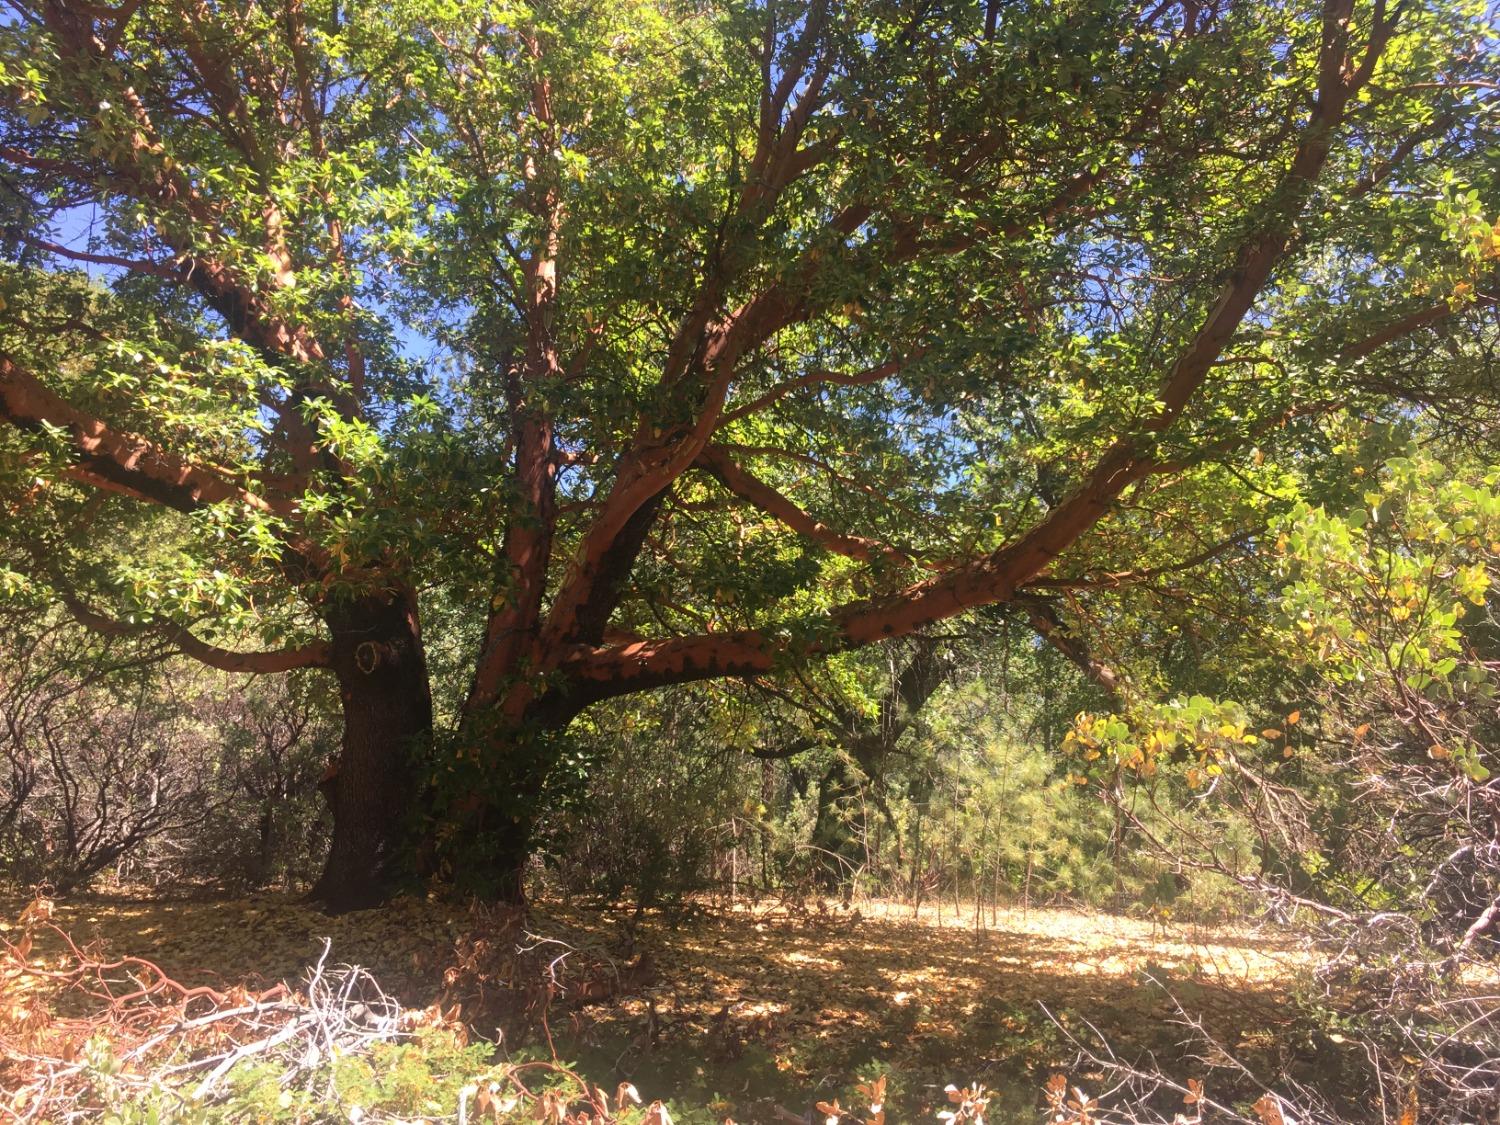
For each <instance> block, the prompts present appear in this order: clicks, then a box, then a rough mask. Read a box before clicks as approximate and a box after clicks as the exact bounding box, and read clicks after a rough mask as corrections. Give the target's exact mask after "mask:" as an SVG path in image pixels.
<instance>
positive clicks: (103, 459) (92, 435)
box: [0, 353, 291, 515]
mask: <svg viewBox="0 0 1500 1125" xmlns="http://www.w3.org/2000/svg"><path fill="white" fill-rule="evenodd" d="M0 417H3V418H4V419H5V420H6V421H8V422H10V423H11V424H12V425H14V426H16V427H18V428H20V429H24V430H36V429H41V428H42V427H43V426H44V425H50V426H56V427H58V428H60V429H62V430H65V431H66V432H67V433H68V435H69V440H70V442H71V444H72V445H73V447H74V448H75V449H76V450H77V453H78V456H79V468H80V469H82V470H83V472H84V473H86V474H87V475H88V476H89V477H93V478H97V479H99V480H100V481H102V482H105V483H106V485H107V486H113V487H118V488H119V489H122V490H125V491H128V492H129V493H130V494H132V495H135V496H139V497H141V498H143V499H147V500H151V501H154V502H156V503H158V504H162V505H165V506H166V507H169V508H175V509H176V510H178V511H182V512H191V511H194V510H196V509H198V508H201V507H204V506H205V505H209V504H223V503H234V504H242V505H244V506H246V507H249V508H255V509H258V510H260V511H264V512H271V513H275V514H280V515H285V514H289V513H290V511H291V504H290V502H289V501H287V500H286V499H285V498H281V497H277V498H272V499H267V498H265V497H263V496H259V495H257V494H256V493H253V492H251V491H249V490H248V489H246V488H243V487H241V486H239V485H237V484H235V483H233V481H232V480H230V479H228V477H227V475H226V474H225V473H224V471H223V470H221V469H218V468H217V467H215V466H211V465H207V464H204V463H202V462H198V461H192V460H189V459H187V458H184V457H178V456H175V455H173V454H171V453H168V452H167V451H165V450H163V449H161V448H160V447H159V446H157V445H155V444H154V443H152V442H150V441H148V440H147V439H145V438H143V437H137V436H136V435H134V434H128V433H122V432H120V431H117V430H114V429H112V428H111V427H110V426H109V425H108V424H107V423H105V422H103V421H101V420H100V419H98V418H95V417H93V416H92V415H90V414H87V413H85V412H84V411H82V410H79V409H77V408H76V407H74V406H72V405H70V404H69V403H68V402H66V401H64V400H63V399H62V398H61V396H59V395H57V394H55V393H54V392H52V391H50V390H48V389H47V388H46V387H45V386H43V385H42V383H41V382H39V381H38V380H37V379H36V378H35V377H34V376H33V375H31V374H30V373H29V372H27V371H25V370H24V369H22V368H21V367H19V366H18V365H17V364H16V363H15V361H14V360H12V359H11V358H10V357H9V356H8V355H5V354H4V353H0Z"/></svg>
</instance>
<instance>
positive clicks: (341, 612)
mask: <svg viewBox="0 0 1500 1125" xmlns="http://www.w3.org/2000/svg"><path fill="white" fill-rule="evenodd" d="M327 621H328V625H329V628H330V630H331V632H332V635H333V670H334V673H335V674H336V675H337V676H338V681H339V697H340V699H341V700H342V702H343V709H344V742H343V752H342V754H341V755H340V756H339V761H338V765H337V767H336V769H335V771H334V772H333V774H332V776H331V777H329V778H327V779H326V780H325V783H324V785H323V791H324V795H325V796H326V798H327V800H328V803H329V807H330V808H331V809H332V811H333V843H332V846H331V847H330V849H329V853H328V863H327V865H326V866H325V868H324V869H323V874H322V876H321V877H320V878H319V879H318V882H317V884H316V885H315V886H314V887H313V891H312V897H313V898H315V899H317V900H319V901H321V902H323V903H325V904H326V905H327V906H328V907H329V908H330V909H333V910H337V911H342V910H359V909H362V908H364V907H369V906H375V905H378V904H379V903H381V902H384V901H385V900H386V899H388V898H389V897H390V896H391V894H392V893H393V892H394V891H395V889H396V888H397V886H398V885H399V883H400V881H401V879H402V878H403V877H404V876H406V875H407V874H408V873H409V871H410V864H409V862H408V861H409V858H410V855H411V840H412V835H411V832H412V827H413V826H412V824H411V813H412V807H413V801H414V798H415V797H416V795H417V793H418V792H419V787H420V784H421V776H420V770H419V767H418V754H419V753H420V752H421V749H422V747H423V746H424V745H426V743H427V742H428V740H429V739H430V737H431V735H432V695H431V689H430V686H429V684H428V680H427V660H426V657H425V655H424V653H423V650H422V635H421V627H420V624H419V620H418V617H417V607H416V598H415V595H414V594H413V593H412V592H411V591H409V590H401V591H398V592H397V593H396V594H394V595H391V596H386V597H380V596H374V597H365V598H360V599H357V600H355V601H352V602H347V603H343V604H340V605H337V606H335V607H334V608H333V609H332V610H331V611H330V612H329V614H328V617H327Z"/></svg>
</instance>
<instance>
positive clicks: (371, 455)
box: [0, 0, 1500, 907]
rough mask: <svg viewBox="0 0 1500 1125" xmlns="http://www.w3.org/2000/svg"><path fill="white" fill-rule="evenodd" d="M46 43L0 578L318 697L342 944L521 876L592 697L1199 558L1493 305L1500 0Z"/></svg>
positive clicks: (48, 30)
mask: <svg viewBox="0 0 1500 1125" xmlns="http://www.w3.org/2000/svg"><path fill="white" fill-rule="evenodd" d="M9 7H10V10H11V15H10V17H9V19H8V20H7V22H6V26H5V27H4V28H3V29H0V36H3V43H4V48H3V51H4V53H3V61H0V67H3V70H0V88H3V90H4V95H3V97H4V101H3V117H0V120H3V129H4V135H3V143H0V161H3V165H4V167H3V172H0V200H3V203H0V206H3V208H4V210H5V212H6V226H5V228H4V233H5V240H6V258H7V262H8V264H7V265H6V267H5V272H4V275H3V286H4V288H3V297H4V301H5V305H4V312H3V320H0V418H3V419H4V420H5V421H6V422H7V423H9V425H8V426H7V427H6V428H5V431H4V436H3V438H0V441H3V445H0V450H3V462H0V464H3V474H4V476H3V481H0V488H3V496H4V505H5V506H4V508H3V511H4V513H5V521H6V529H5V531H6V534H5V537H4V539H5V547H4V550H5V551H6V552H7V566H8V568H9V569H8V572H7V579H6V581H7V584H8V586H9V588H10V589H11V591H12V595H13V596H15V597H25V598H33V599H35V600H36V601H37V603H38V604H39V605H41V604H49V603H50V604H54V605H62V606H66V607H67V608H68V609H69V610H71V611H72V612H73V614H74V615H75V616H76V617H78V618H79V619H80V620H81V621H83V622H84V623H85V624H87V625H90V626H92V627H94V628H98V629H103V630H107V631H115V632H119V631H149V632H152V633H154V634H157V635H160V636H165V637H168V638H170V639H171V640H172V641H173V642H174V643H175V644H176V645H177V646H178V647H180V648H181V649H182V651H184V652H186V653H188V654H189V655H192V656H196V657H198V658H199V659H202V660H205V661H208V662H209V663H212V664H214V665H216V666H218V667H225V668H233V669H238V670H241V671H244V672H247V673H269V672H276V671H280V670H285V669H290V668H299V667H323V668H327V669H329V670H330V671H331V673H332V674H333V675H335V676H337V678H338V683H339V687H340V690H341V695H342V699H343V702H344V719H345V726H346V729H345V735H344V744H343V751H342V756H341V759H340V761H339V763H338V767H337V772H336V776H333V777H331V778H330V779H329V781H328V791H329V793H330V799H331V801H332V805H333V808H334V811H335V814H336V830H335V840H334V844H333V849H332V854H331V856H330V858H329V863H328V868H327V871H326V873H325V875H324V877H323V880H322V882H321V884H320V885H319V888H318V893H319V894H321V895H322V896H323V897H324V898H326V899H327V900H328V901H329V902H330V903H332V904H334V905H335V906H341V907H348V906H354V905H359V904H363V903H368V902H373V901H377V900H379V899H380V898H381V897H382V896H384V895H385V894H387V893H389V891H390V889H391V887H392V886H393V885H394V883H395V881H396V880H397V878H398V876H399V874H400V873H401V872H402V871H404V870H409V869H410V867H411V864H412V861H413V860H414V859H416V860H418V861H420V862H425V863H428V864H444V863H446V864H450V865H458V866H457V868H456V873H457V874H460V875H464V876H466V877H468V878H469V879H470V880H471V881H474V882H481V881H483V882H488V884H489V886H490V888H491V889H493V890H497V891H499V892H501V893H511V894H514V893H517V892H518V889H519V888H518V884H517V872H518V871H519V869H520V866H521V864H522V862H523V861H524V859H525V857H526V855H527V853H528V848H529V841H530V839H531V837H532V830H533V827H534V823H535V818H536V817H537V816H538V815H539V813H540V811H541V806H542V804H543V795H544V794H545V793H546V792H547V790H548V787H549V785H550V784H551V782H552V781H553V780H554V779H555V777H556V776H557V774H558V772H559V770H560V769H562V768H563V766H564V765H566V759H567V755H568V750H567V748H566V742H565V741H564V740H563V739H561V738H560V737H558V732H561V731H563V730H565V728H566V727H567V726H568V724H569V723H570V722H571V721H572V720H573V719H574V718H575V717H576V716H577V715H578V714H579V713H580V712H581V711H582V710H583V709H585V708H587V707H588V706H589V705H590V704H592V703H594V702H596V701H600V700H603V699H607V698H610V697H615V696H619V695H622V694H625V693H630V692H638V691H644V690H649V689H653V688H658V687H661V686H663V685H670V684H676V683H683V682H687V681H694V680H703V679H707V678H714V677H768V676H775V675H777V674H778V673H781V672H784V671H787V670H789V669H794V668H795V667H796V666H797V665H798V664H800V663H802V662H805V661H809V660H813V659H820V658H826V657H830V656H835V655H836V654H838V653H840V652H842V651H846V650H850V649H853V648H857V647H860V646H865V645H870V644H874V643H877V642H880V641H882V640H884V639H886V638H892V637H899V636H902V635H907V634H912V633H914V632H917V631H919V630H922V629H923V628H924V627H926V626H928V625H930V624H931V623H933V622H936V621H939V620H942V619H944V618H949V617H953V616H956V615H959V614H963V613H965V612H967V611H970V610H972V609H975V608H976V607H980V606H985V605H990V604H996V603H1005V602H1008V601H1010V600H1012V599H1015V598H1017V597H1018V596H1035V594H1036V593H1037V592H1038V590H1043V589H1044V588H1046V587H1049V586H1050V587H1056V586H1069V585H1080V584H1094V585H1101V584H1102V585H1108V584H1110V583H1119V582H1121V581H1125V580H1127V579H1128V576H1129V574H1130V573H1132V572H1141V571H1143V570H1149V569H1152V568H1161V567H1170V566H1173V565H1185V564H1187V563H1190V562H1192V561H1193V560H1194V559H1199V560H1201V559H1207V558H1211V557H1212V554H1213V551H1214V549H1215V547H1214V544H1215V542H1216V541H1219V542H1223V541H1228V540H1229V539H1231V538H1233V537H1234V536H1235V535H1236V534H1238V533H1239V532H1240V531H1241V530H1242V527H1241V526H1240V523H1241V517H1242V516H1244V515H1245V514H1246V513H1248V512H1253V511H1254V510H1255V503H1254V501H1253V499H1246V496H1253V490H1252V491H1251V492H1248V493H1247V492H1246V491H1245V490H1244V489H1243V488H1241V487H1239V485H1238V483H1237V482H1239V481H1241V480H1245V479H1248V478H1250V477H1253V475H1254V474H1256V473H1258V472H1261V471H1269V470H1268V469H1267V466H1268V465H1274V463H1275V459H1276V458H1277V457H1278V456H1280V455H1281V454H1282V453H1283V452H1285V451H1287V450H1295V449H1297V448H1300V447H1302V446H1306V445H1308V444H1309V443H1314V442H1316V440H1317V434H1318V429H1317V426H1318V418H1319V417H1320V415H1322V414H1324V413H1326V412H1329V411H1333V410H1337V409H1342V408H1346V407H1349V406H1351V405H1354V406H1358V407H1359V408H1361V409H1366V410H1369V411H1374V412H1378V411H1382V410H1390V409H1410V408H1412V406H1413V405H1416V406H1419V407H1420V406H1423V405H1428V404H1433V403H1441V402H1444V401H1446V400H1447V398H1448V397H1449V396H1450V395H1451V394H1452V393H1453V390H1454V386H1455V384H1454V382H1453V381H1452V379H1451V374H1452V369H1453V367H1454V366H1455V364H1456V363H1457V360H1456V359H1455V358H1454V357H1453V356H1452V355H1450V354H1449V353H1448V352H1446V351H1442V350H1435V349H1433V348H1432V346H1431V341H1432V339H1433V338H1434V337H1435V336H1437V335H1440V334H1442V333H1445V332H1470V333H1472V332H1477V331H1484V330H1485V329H1483V328H1482V327H1480V324H1479V322H1480V320H1481V318H1483V317H1484V316H1486V315H1488V310H1489V309H1490V308H1491V306H1492V303H1493V295H1494V287H1493V285H1492V280H1493V269H1494V259H1495V251H1496V242H1495V237H1494V228H1493V227H1492V226H1491V225H1490V223H1491V222H1492V221H1493V218H1494V213H1495V211H1496V202H1497V198H1500V197H1497V194H1496V182H1495V180H1496V171H1495V169H1496V162H1495V161H1494V159H1493V156H1494V139H1493V136H1492V134H1490V133H1489V132H1487V131H1486V130H1487V128H1488V127H1489V126H1490V125H1492V124H1493V116H1492V112H1493V106H1492V104H1490V103H1491V102H1492V94H1493V91H1494V86H1493V82H1492V79H1493V69H1492V67H1491V64H1492V63H1493V61H1494V60H1493V59H1488V58H1486V57H1485V53H1486V52H1487V51H1489V50H1490V49H1491V48H1492V46H1493V44H1494V42H1495V39H1494V36H1493V34H1492V33H1491V32H1490V31H1489V30H1488V29H1486V28H1485V27H1484V26H1483V24H1482V20H1483V6H1482V5H1480V4H1477V3H1470V2H1468V0H1433V2H1430V3H1424V4H1416V3H1410V2H1398V3H1389V2H1387V0H1369V2H1366V0H1358V2H1356V0H1322V2H1307V3H1303V2H1292V3H1262V2H1257V3H1236V4H1230V3H1227V2H1224V3H1220V2H1216V0H1208V2H1197V0H1192V2H1187V0H1184V2H1181V3H1175V2H1172V0H1166V2H1161V3H1158V2H1155V0H1150V2H1144V3H1124V4H1086V3H1035V4H1031V3H1019V4H1005V5H1002V4H1000V3H998V2H997V0H989V2H988V3H953V4H946V3H945V4H918V3H901V2H897V0H858V2H854V3H839V4H834V3H831V2H829V0H809V2H805V3H804V2H798V0H618V2H613V3H602V4H600V3H592V2H585V0H576V2H575V0H537V2H535V3H524V2H520V0H516V2H502V0H397V2H395V3H389V4H380V5H373V4H361V5H355V6H350V5H347V4H338V3H334V2H331V0H271V2H268V3H261V2H255V0H246V2H243V3H237V4H219V3H211V2H208V0H153V2H151V3H141V2H140V0H121V2H120V3H119V4H118V5H117V6H113V7H111V6H107V5H105V4H103V3H92V2H87V0H12V2H11V3H10V4H9ZM1462 386H1463V389H1464V393H1465V394H1466V395H1468V396H1469V397H1473V396H1474V395H1477V394H1480V393H1482V391H1483V389H1484V388H1483V387H1478V386H1475V385H1474V383H1473V381H1472V380H1470V381H1469V382H1468V383H1464V384H1462ZM1268 459H1269V460H1268ZM1127 497H1128V500H1129V503H1128V504H1123V505H1122V504H1121V503H1120V502H1121V500H1122V498H1127ZM1195 544H1196V545H1195ZM424 609H426V610H427V611H428V613H429V616H431V615H432V614H433V613H434V612H436V611H437V610H438V609H441V611H442V615H441V620H442V621H443V622H444V623H445V624H446V625H448V626H449V628H447V629H445V630H444V632H443V634H442V635H441V636H434V637H433V638H432V639H431V642H430V643H431V645H432V652H433V656H434V664H435V665H436V664H438V663H439V662H440V663H441V666H442V668H444V669H446V670H450V671H451V670H453V669H459V668H461V669H463V670H464V671H463V673H462V675H463V676H464V677H465V678H466V680H467V690H466V691H460V692H456V693H454V692H449V693H448V694H449V695H451V696H452V699H453V702H452V704H451V705H445V706H444V707H443V708H442V711H443V713H442V714H441V715H440V726H441V727H442V731H443V737H434V734H433V725H434V723H433V704H432V699H433V692H432V688H431V686H430V684H429V672H428V650H427V649H425V648H424V638H423V635H422V630H421V628H420V624H419V622H420V620H421V614H422V611H423V610H424ZM255 637H259V638H260V642H261V643H262V644H263V645H264V646H266V647H265V648H264V650H257V651H245V649H246V647H247V645H248V644H249V643H250V641H251V639H252V638H255ZM444 698H446V697H444ZM424 795H425V799H423V798H424ZM418 805H421V806H422V807H424V808H426V809H427V810H429V812H430V813H431V814H432V815H431V816H430V817H429V818H428V820H427V829H426V831H425V832H422V833H416V834H413V832H412V815H411V814H412V812H413V810H414V808H415V807H416V806H418Z"/></svg>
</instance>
